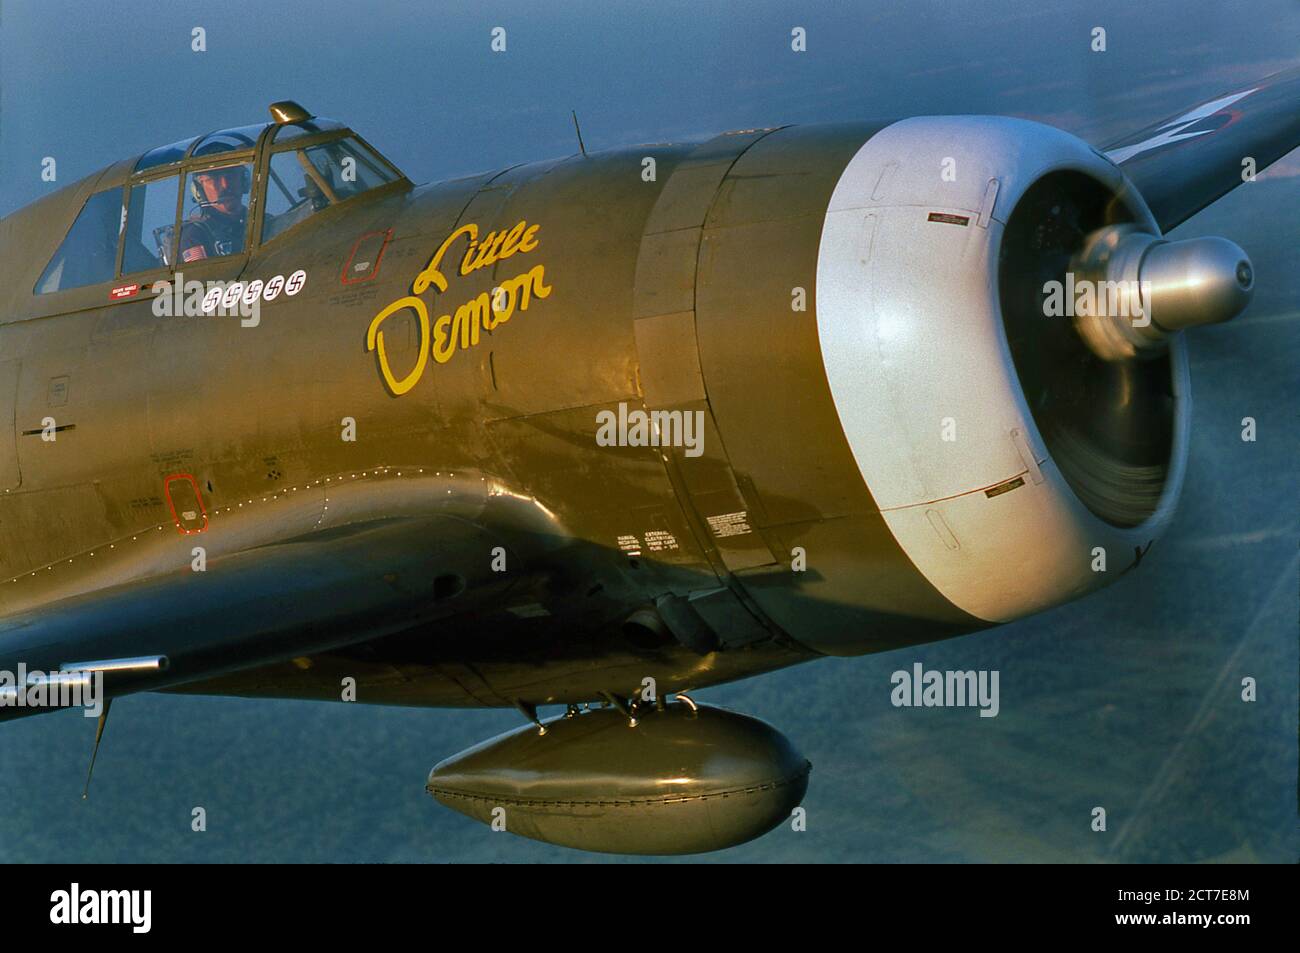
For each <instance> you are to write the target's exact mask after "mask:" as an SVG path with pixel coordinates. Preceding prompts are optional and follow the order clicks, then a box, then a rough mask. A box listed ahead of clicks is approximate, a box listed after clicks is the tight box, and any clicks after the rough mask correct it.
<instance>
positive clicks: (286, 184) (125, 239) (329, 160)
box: [34, 101, 410, 294]
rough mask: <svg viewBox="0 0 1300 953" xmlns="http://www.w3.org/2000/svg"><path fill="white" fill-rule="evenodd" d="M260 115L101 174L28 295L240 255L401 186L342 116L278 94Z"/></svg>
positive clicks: (394, 172) (397, 173)
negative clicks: (262, 119) (319, 114)
mask: <svg viewBox="0 0 1300 953" xmlns="http://www.w3.org/2000/svg"><path fill="white" fill-rule="evenodd" d="M271 114H272V116H273V117H275V121H274V122H269V123H262V124H260V125H251V126H240V127H238V128H234V129H223V130H220V131H218V132H211V133H208V134H207V135H204V136H194V137H192V138H189V139H183V140H181V141H179V142H173V143H170V144H168V145H165V146H159V147H158V148H156V149H151V150H149V151H148V152H146V153H145V154H144V155H142V156H141V157H140V158H139V160H138V161H137V162H136V163H135V164H134V167H131V168H128V169H127V170H126V171H125V172H124V173H123V176H121V177H118V180H117V181H112V182H110V181H108V176H107V175H106V176H105V177H104V179H102V180H101V182H100V183H99V184H98V188H97V190H96V191H95V192H94V193H92V194H91V195H90V196H89V197H88V198H87V199H86V201H85V204H84V205H83V206H82V209H81V212H80V214H79V215H78V216H77V218H76V220H75V221H74V222H73V223H72V227H71V228H70V229H69V230H68V233H67V235H66V237H65V238H64V239H63V242H62V243H61V244H60V245H59V248H58V249H57V250H56V251H55V253H54V255H53V257H52V258H51V259H50V262H49V264H48V265H47V266H46V268H45V270H44V272H43V273H42V274H41V277H40V279H39V280H38V281H37V283H36V287H35V289H34V291H35V293H37V294H49V293H51V292H55V291H65V290H68V289H70V288H80V287H85V286H87V285H94V284H99V283H101V282H108V281H111V280H115V279H119V278H132V279H133V278H134V277H135V276H137V275H139V276H140V277H141V279H145V280H147V279H148V278H149V277H151V275H150V273H151V272H159V271H170V270H171V269H173V268H175V267H176V266H177V265H178V264H179V265H182V266H183V265H185V264H186V263H192V262H197V261H203V260H206V259H211V258H217V259H219V258H223V257H227V256H239V255H244V254H247V253H248V252H249V251H250V250H251V249H253V248H255V247H257V246H260V245H264V244H266V243H267V242H270V241H273V240H275V239H277V238H279V237H280V236H282V235H284V234H285V233H287V232H289V231H291V230H292V229H294V228H295V227H296V226H298V225H300V224H302V223H303V222H305V221H306V220H308V219H309V218H311V217H312V216H313V215H314V214H315V213H317V212H320V211H323V210H324V209H327V208H331V207H333V206H336V205H341V204H343V203H344V202H350V201H352V200H354V199H357V198H359V197H360V196H362V195H365V194H368V193H372V192H375V191H376V190H380V189H384V188H385V187H388V186H393V187H395V188H396V187H402V186H409V185H410V183H409V182H408V181H407V180H406V177H405V176H404V175H402V173H401V172H400V171H399V170H398V169H397V168H396V167H395V166H394V165H393V164H392V163H390V162H389V161H388V160H386V159H385V158H384V157H383V156H381V155H380V154H379V153H378V152H376V151H375V150H374V149H373V148H372V147H371V146H370V145H369V144H367V143H366V142H365V140H363V139H362V138H361V137H360V136H358V135H357V134H356V133H354V132H352V131H351V130H350V129H348V128H347V127H346V126H344V125H343V124H341V123H338V122H335V121H333V120H331V119H318V118H316V117H314V116H311V115H310V114H309V113H308V112H307V111H306V110H305V109H303V108H302V107H301V106H299V105H297V104H296V103H293V102H290V101H285V102H280V103H273V104H272V106H271ZM121 178H125V181H121ZM398 183H400V186H399V185H397V184H398Z"/></svg>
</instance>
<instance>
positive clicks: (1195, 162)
mask: <svg viewBox="0 0 1300 953" xmlns="http://www.w3.org/2000/svg"><path fill="white" fill-rule="evenodd" d="M1297 146H1300V67H1298V68H1295V69H1289V70H1285V71H1283V72H1281V73H1274V74H1273V75H1272V76H1268V77H1265V78H1264V79H1261V80H1258V81H1256V82H1254V83H1249V84H1247V85H1246V86H1244V87H1241V88H1239V89H1237V90H1234V91H1232V92H1229V93H1225V94H1224V95H1222V96H1217V97H1215V98H1214V99H1211V100H1208V101H1206V102H1204V103H1201V104H1200V105H1198V106H1195V107H1193V108H1191V109H1186V110H1183V111H1182V112H1180V113H1178V114H1177V115H1175V116H1170V117H1169V118H1167V119H1164V120H1162V121H1160V122H1158V123H1155V124H1154V125H1151V126H1147V127H1146V128H1145V129H1142V130H1140V131H1138V132H1136V133H1133V134H1132V135H1128V136H1125V137H1124V138H1122V139H1120V140H1118V141H1117V142H1113V143H1111V144H1109V145H1107V146H1105V147H1104V149H1103V151H1104V152H1105V153H1106V156H1107V158H1109V159H1110V160H1111V161H1112V162H1114V163H1115V164H1116V165H1118V166H1119V167H1120V168H1121V169H1123V170H1124V172H1125V174H1126V175H1128V177H1129V179H1130V180H1131V181H1132V182H1133V184H1134V185H1135V186H1137V189H1138V191H1139V192H1141V193H1142V196H1143V198H1145V199H1146V201H1147V204H1148V205H1149V206H1150V207H1151V211H1152V212H1153V213H1154V214H1155V217H1156V221H1158V222H1159V223H1160V228H1161V229H1162V230H1163V231H1168V230H1169V229H1171V228H1173V227H1174V226H1175V225H1178V224H1180V223H1182V222H1185V221H1186V220H1187V219H1189V218H1191V217H1192V216H1193V215H1195V214H1196V213H1197V212H1199V211H1200V210H1201V209H1203V208H1205V207H1206V206H1207V205H1210V204H1211V203H1212V202H1214V201H1216V200H1218V199H1219V198H1222V197H1223V196H1224V195H1226V194H1227V193H1229V192H1231V191H1232V190H1233V189H1235V188H1236V187H1237V186H1239V185H1241V184H1242V182H1243V181H1246V174H1245V173H1246V170H1247V169H1248V168H1253V169H1254V170H1255V171H1256V172H1262V171H1263V170H1264V169H1265V168H1267V167H1268V166H1270V165H1272V164H1273V163H1274V162H1276V161H1277V160H1278V159H1280V158H1282V156H1284V155H1286V154H1287V153H1288V152H1290V151H1291V150H1292V149H1294V148H1296V147H1297ZM1248 159H1249V160H1252V162H1253V164H1251V163H1247V160H1248Z"/></svg>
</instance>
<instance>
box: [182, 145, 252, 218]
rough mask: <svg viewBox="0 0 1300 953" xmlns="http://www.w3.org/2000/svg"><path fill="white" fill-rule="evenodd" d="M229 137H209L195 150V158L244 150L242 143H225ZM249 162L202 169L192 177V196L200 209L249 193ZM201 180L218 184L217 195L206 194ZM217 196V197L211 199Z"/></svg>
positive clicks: (244, 161)
mask: <svg viewBox="0 0 1300 953" xmlns="http://www.w3.org/2000/svg"><path fill="white" fill-rule="evenodd" d="M225 138H227V137H225V136H215V137H209V139H208V141H205V142H204V143H203V144H202V145H201V146H199V148H197V149H195V150H194V156H196V157H197V156H205V155H215V154H218V153H222V152H230V151H232V150H233V149H239V148H244V147H245V143H242V142H236V141H231V142H224V141H222V140H223V139H225ZM246 162H247V160H243V161H240V162H236V163H231V164H230V165H223V166H215V167H213V168H210V169H200V170H199V171H197V172H195V173H193V174H192V175H191V176H190V195H191V196H192V197H193V198H194V201H195V203H196V204H197V205H199V206H200V207H203V206H207V205H215V204H217V203H218V202H221V201H224V200H226V199H227V198H230V197H238V198H242V197H243V195H244V193H246V192H247V191H248V181H249V180H248V166H247V165H246ZM200 179H203V180H206V181H212V182H216V183H218V184H217V188H218V189H219V190H220V191H218V192H215V193H208V194H205V192H206V189H205V188H204V187H202V186H201V185H200ZM209 195H215V197H209Z"/></svg>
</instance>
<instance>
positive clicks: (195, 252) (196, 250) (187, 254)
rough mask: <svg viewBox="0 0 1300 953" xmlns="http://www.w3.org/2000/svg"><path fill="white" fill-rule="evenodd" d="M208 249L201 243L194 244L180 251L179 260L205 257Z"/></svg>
mask: <svg viewBox="0 0 1300 953" xmlns="http://www.w3.org/2000/svg"><path fill="white" fill-rule="evenodd" d="M207 257H208V251H207V249H206V248H204V247H203V246H202V245H195V246H194V247H193V248H187V249H185V250H184V251H183V252H181V261H198V260H199V259H200V258H207Z"/></svg>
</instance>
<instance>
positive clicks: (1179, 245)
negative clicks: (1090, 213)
mask: <svg viewBox="0 0 1300 953" xmlns="http://www.w3.org/2000/svg"><path fill="white" fill-rule="evenodd" d="M1070 273H1071V276H1072V277H1073V279H1074V282H1073V284H1074V287H1076V288H1078V289H1079V293H1078V300H1077V304H1076V305H1075V308H1074V323H1075V328H1076V329H1077V330H1078V332H1079V336H1080V337H1081V338H1083V340H1084V342H1085V343H1086V344H1087V345H1088V347H1089V349H1090V350H1092V352H1093V353H1094V354H1096V355H1097V356H1098V357H1100V358H1102V359H1103V360H1106V361H1127V360H1132V359H1134V358H1141V359H1146V358H1151V357H1157V356H1159V355H1160V354H1163V353H1164V351H1165V349H1166V348H1167V346H1168V343H1169V338H1170V335H1172V334H1174V333H1176V332H1178V331H1182V330H1183V329H1185V328H1190V327H1196V326H1198V325H1202V324H1219V323H1222V322H1224V321H1230V320H1232V319H1233V318H1235V317H1236V316H1237V315H1238V314H1240V313H1241V312H1242V311H1243V310H1245V308H1246V305H1248V304H1249V303H1250V298H1251V294H1252V292H1253V291H1254V287H1255V275H1254V269H1253V268H1252V267H1251V264H1250V259H1249V258H1248V257H1247V256H1246V253H1245V252H1244V251H1242V249H1241V248H1240V247H1239V246H1238V245H1236V244H1235V243H1233V242H1230V241H1228V240H1227V239H1226V238H1191V239H1187V240H1185V241H1176V242H1171V241H1166V240H1165V239H1163V238H1160V237H1159V236H1157V235H1152V234H1150V233H1148V232H1144V231H1141V230H1140V229H1138V228H1137V227H1136V226H1134V225H1131V224H1124V225H1108V226H1106V227H1105V228H1101V229H1098V230H1097V231H1096V232H1093V233H1092V234H1091V235H1089V236H1088V238H1087V240H1086V241H1085V243H1084V246H1083V249H1082V250H1081V251H1080V252H1079V254H1078V255H1076V256H1075V258H1074V259H1073V261H1072V262H1071V269H1070Z"/></svg>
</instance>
